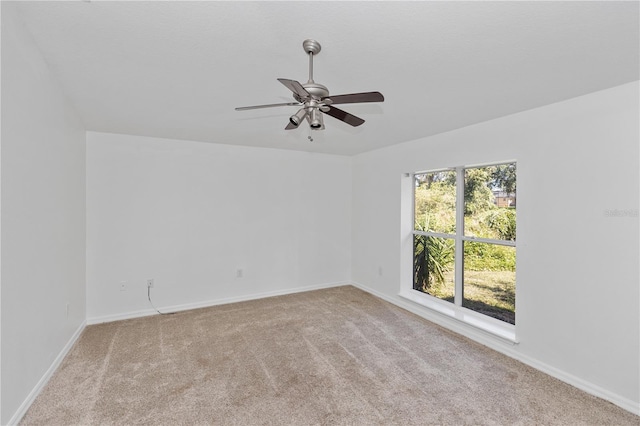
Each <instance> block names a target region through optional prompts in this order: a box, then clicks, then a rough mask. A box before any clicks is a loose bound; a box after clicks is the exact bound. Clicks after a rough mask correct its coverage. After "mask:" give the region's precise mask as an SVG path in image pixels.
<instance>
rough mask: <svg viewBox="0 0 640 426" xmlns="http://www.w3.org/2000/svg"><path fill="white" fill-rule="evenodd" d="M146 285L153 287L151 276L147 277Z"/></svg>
mask: <svg viewBox="0 0 640 426" xmlns="http://www.w3.org/2000/svg"><path fill="white" fill-rule="evenodd" d="M147 287H149V288H153V278H149V279H148V280H147Z"/></svg>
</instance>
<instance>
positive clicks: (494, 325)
mask: <svg viewBox="0 0 640 426" xmlns="http://www.w3.org/2000/svg"><path fill="white" fill-rule="evenodd" d="M510 163H517V162H516V161H515V160H506V161H500V162H495V163H487V164H477V165H469V166H457V167H450V168H444V169H433V170H428V171H423V172H413V173H406V174H405V175H404V177H405V179H406V183H407V185H405V184H404V183H403V189H402V195H403V199H405V200H406V196H407V195H408V198H409V199H410V208H408V207H409V203H404V204H403V207H404V208H403V226H402V232H403V235H407V231H408V238H406V241H405V242H404V244H403V254H402V256H403V259H405V258H406V260H407V261H406V262H403V265H410V266H409V269H408V271H410V274H407V273H406V272H405V273H403V274H402V276H401V280H402V281H401V282H402V285H401V290H400V294H399V295H400V296H401V297H403V298H405V299H408V300H410V301H412V302H415V303H417V304H419V305H422V306H424V307H426V308H428V309H430V310H432V311H435V312H437V313H439V314H441V315H444V316H447V317H450V318H454V319H456V320H458V321H461V322H463V323H466V324H468V325H471V326H473V327H476V328H479V329H481V330H483V331H486V332H488V333H491V334H493V335H495V336H498V337H500V338H502V339H505V340H507V341H509V342H511V343H518V339H517V337H516V326H515V325H513V324H509V323H507V322H504V321H500V320H498V319H496V318H492V317H490V316H488V315H484V314H481V313H478V312H475V311H473V310H471V309H468V308H465V307H463V306H462V296H463V279H464V278H463V276H464V246H463V244H464V241H472V242H481V243H489V244H499V245H504V246H509V247H516V242H515V241H508V240H494V239H491V238H479V237H472V236H465V235H464V171H465V170H466V169H473V168H479V167H488V166H496V165H502V164H510ZM448 170H451V171H455V172H456V233H455V234H443V233H438V232H430V231H417V230H416V229H415V189H414V182H415V176H416V175H422V174H426V173H435V172H441V171H448ZM408 193H409V194H408ZM405 210H409V211H408V212H405ZM405 213H408V214H405ZM404 216H408V218H407V219H406V221H405V217H404ZM516 220H517V219H516ZM415 235H423V236H427V237H439V238H448V239H453V240H454V241H455V253H454V256H455V258H454V259H455V260H454V266H455V270H454V284H455V291H454V301H453V303H451V302H448V301H445V300H441V299H439V298H437V297H435V296H431V295H429V294H426V293H423V292H421V291H418V290H414V288H413V256H414V253H413V238H414V236H415ZM516 259H517V254H516ZM404 268H406V266H404ZM403 272H404V271H403ZM516 293H517V285H516ZM516 300H517V296H516Z"/></svg>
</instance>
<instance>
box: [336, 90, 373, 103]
mask: <svg viewBox="0 0 640 426" xmlns="http://www.w3.org/2000/svg"><path fill="white" fill-rule="evenodd" d="M329 99H331V104H358V103H363V102H384V96H382V93H380V92H363V93H349V94H347V95H335V96H329Z"/></svg>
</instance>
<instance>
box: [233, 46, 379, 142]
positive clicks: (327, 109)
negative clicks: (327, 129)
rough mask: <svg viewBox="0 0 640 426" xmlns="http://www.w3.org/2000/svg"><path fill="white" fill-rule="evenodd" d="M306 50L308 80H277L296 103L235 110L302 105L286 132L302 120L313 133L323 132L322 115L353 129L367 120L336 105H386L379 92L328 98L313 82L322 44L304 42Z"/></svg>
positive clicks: (245, 108) (320, 85) (320, 87)
mask: <svg viewBox="0 0 640 426" xmlns="http://www.w3.org/2000/svg"><path fill="white" fill-rule="evenodd" d="M302 47H303V48H304V51H305V52H306V53H307V54H309V81H307V82H306V83H305V84H300V83H299V82H297V81H296V80H287V79H286V78H279V79H278V81H279V82H280V83H282V84H284V85H285V86H286V87H287V88H288V89H289V90H291V91H292V92H293V98H294V99H295V100H296V102H285V103H280V104H268V105H254V106H246V107H239V108H236V111H246V110H250V109H259V108H271V107H278V106H300V107H302V108H300V109H299V110H298V112H296V113H295V114H293V115H292V116H291V117H289V124H287V127H285V130H291V129H295V128H297V127H298V126H299V125H300V123H302V121H303V120H305V119H306V120H307V121H308V122H309V126H310V127H311V129H313V130H322V129H324V120H323V118H322V115H323V113H324V114H328V115H330V116H331V117H333V118H337V119H338V120H340V121H344V122H345V123H347V124H350V125H351V126H354V127H356V126H359V125H361V124H362V123H364V120H363V119H362V118H360V117H356V116H355V115H352V114H349V113H348V112H346V111H343V110H341V109H338V108H336V107H334V106H333V105H337V104H354V103H362V102H383V101H384V96H382V93H380V92H364V93H350V94H346V95H335V96H329V89H327V88H326V86H323V85H322V84H318V83H316V82H315V81H313V55H317V54H318V53H320V49H321V46H320V43H318V42H317V41H315V40H305V41H304V42H303V43H302Z"/></svg>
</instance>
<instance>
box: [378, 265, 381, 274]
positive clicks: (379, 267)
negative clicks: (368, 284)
mask: <svg viewBox="0 0 640 426" xmlns="http://www.w3.org/2000/svg"><path fill="white" fill-rule="evenodd" d="M378 275H380V276H382V266H378Z"/></svg>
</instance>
